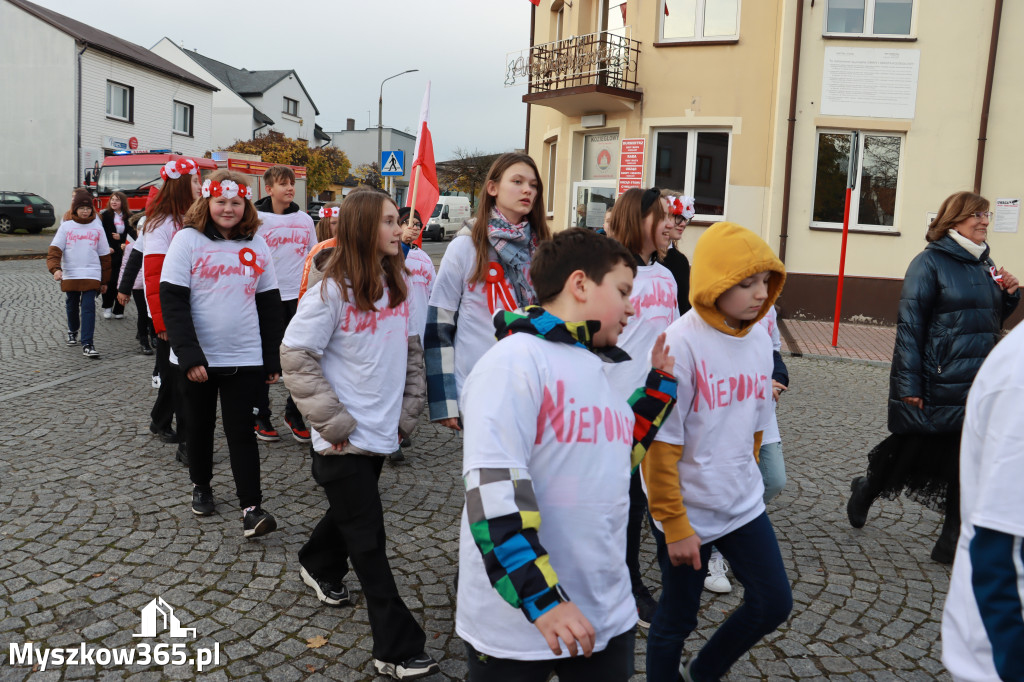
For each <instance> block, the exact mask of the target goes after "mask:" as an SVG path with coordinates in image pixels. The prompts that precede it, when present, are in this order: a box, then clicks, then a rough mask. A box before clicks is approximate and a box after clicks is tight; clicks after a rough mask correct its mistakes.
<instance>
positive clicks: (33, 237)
mask: <svg viewBox="0 0 1024 682" xmlns="http://www.w3.org/2000/svg"><path fill="white" fill-rule="evenodd" d="M55 234H57V228H56V227H48V228H46V229H45V230H43V231H42V232H40V233H39V234H26V233H24V232H15V233H14V234H0V261H2V260H21V259H25V258H46V250H47V249H48V248H50V242H52V241H53V235H55Z"/></svg>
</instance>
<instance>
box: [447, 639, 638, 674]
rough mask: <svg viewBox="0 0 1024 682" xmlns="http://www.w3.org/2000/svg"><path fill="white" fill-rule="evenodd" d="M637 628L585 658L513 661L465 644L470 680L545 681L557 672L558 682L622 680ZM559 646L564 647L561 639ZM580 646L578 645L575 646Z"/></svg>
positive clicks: (627, 671) (629, 665)
mask: <svg viewBox="0 0 1024 682" xmlns="http://www.w3.org/2000/svg"><path fill="white" fill-rule="evenodd" d="M635 640H636V629H635V628H633V629H630V630H627V631H626V632H623V633H622V634H621V635H616V636H615V637H612V638H611V639H610V640H608V646H606V647H605V648H604V649H603V650H601V651H599V652H597V653H595V654H592V655H591V656H590V658H584V657H583V652H582V651H580V652H579V653H578V655H577V656H576V658H553V659H548V660H544V661H516V660H512V659H508V658H494V657H493V656H485V655H483V654H481V653H480V652H479V651H477V650H476V649H474V648H473V647H472V646H471V645H470V644H466V660H467V663H468V664H469V676H468V677H467V678H466V679H468V680H469V681H470V682H546V681H547V679H548V678H549V677H550V676H551V673H557V674H558V679H559V682H625V681H626V680H628V679H629V678H630V677H631V676H632V675H633V672H634V670H633V644H634V642H635ZM559 645H560V646H562V647H563V648H564V647H565V643H564V642H559ZM576 646H577V647H578V646H579V645H578V644H577V645H576Z"/></svg>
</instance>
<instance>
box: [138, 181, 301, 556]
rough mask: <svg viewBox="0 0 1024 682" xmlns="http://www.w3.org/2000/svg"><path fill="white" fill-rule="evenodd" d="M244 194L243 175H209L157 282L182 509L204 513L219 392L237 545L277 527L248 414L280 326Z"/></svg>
mask: <svg viewBox="0 0 1024 682" xmlns="http://www.w3.org/2000/svg"><path fill="white" fill-rule="evenodd" d="M251 196H252V190H251V189H250V188H249V186H248V184H247V180H246V177H245V176H244V175H242V174H240V173H235V172H232V171H227V170H218V171H216V172H214V173H213V174H212V175H210V176H209V177H208V178H207V179H206V181H205V182H203V184H202V198H201V199H199V200H198V201H197V202H196V203H195V204H193V205H192V208H191V209H189V211H188V214H187V215H186V216H185V220H184V224H185V227H183V228H182V229H181V230H180V231H179V232H178V233H177V234H176V235H175V236H174V239H173V241H171V245H170V248H169V249H168V250H167V256H166V258H165V259H164V262H163V267H162V270H161V275H160V302H161V306H162V310H163V319H164V322H165V324H166V327H167V334H168V336H169V340H170V345H171V355H170V361H171V364H173V365H174V366H175V368H176V369H177V370H178V376H177V380H178V381H180V382H182V383H181V386H182V387H183V403H184V405H183V406H184V410H185V428H184V432H185V433H184V436H185V442H186V443H187V444H188V453H189V477H190V478H191V479H192V483H193V484H194V488H193V491H192V512H193V513H194V514H196V515H198V516H209V515H210V514H213V512H214V501H213V489H212V488H211V487H210V481H211V480H212V478H213V434H214V427H215V426H216V423H217V398H218V395H219V397H220V406H221V417H222V419H223V422H224V434H225V436H226V437H227V441H228V452H229V454H230V459H231V473H232V475H233V476H234V479H235V491H236V493H237V494H238V501H239V506H240V507H241V508H242V532H243V535H244V536H245V537H247V538H249V537H258V536H261V535H266V534H267V533H269V532H271V531H273V530H275V529H276V528H277V521H276V520H275V519H274V517H273V516H272V515H271V514H270V513H268V512H266V511H264V510H263V508H262V506H261V505H262V502H263V491H262V488H261V485H260V450H259V445H257V443H256V434H255V433H253V430H252V411H253V408H254V407H255V405H256V396H257V394H258V392H259V389H260V387H261V386H262V385H264V384H266V383H272V382H274V381H276V380H277V378H278V377H279V376H280V373H281V363H280V360H279V357H278V346H279V345H280V343H281V334H282V328H283V322H282V318H281V298H280V294H278V291H277V279H276V278H275V276H274V263H273V259H272V257H271V255H270V249H269V248H268V247H267V244H266V242H265V241H264V240H263V238H262V237H260V236H259V235H258V234H256V229H257V227H259V218H258V217H257V216H256V209H255V208H253V205H252V203H251V202H250V201H248V199H249V197H251ZM147 243H148V241H147ZM149 256H150V254H149V252H148V251H147V252H146V256H145V257H146V258H149Z"/></svg>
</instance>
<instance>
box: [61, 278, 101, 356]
mask: <svg viewBox="0 0 1024 682" xmlns="http://www.w3.org/2000/svg"><path fill="white" fill-rule="evenodd" d="M64 296H65V297H67V300H65V301H64V308H65V309H66V310H67V313H68V331H69V332H75V333H76V334H77V333H78V326H79V325H78V321H79V317H78V308H79V306H81V308H82V317H81V321H82V325H81V326H82V334H81V336H80V337H79V340H80V341H81V342H82V345H83V346H88V345H90V344H92V334H93V330H95V328H96V291H95V290H93V291H65V292H64Z"/></svg>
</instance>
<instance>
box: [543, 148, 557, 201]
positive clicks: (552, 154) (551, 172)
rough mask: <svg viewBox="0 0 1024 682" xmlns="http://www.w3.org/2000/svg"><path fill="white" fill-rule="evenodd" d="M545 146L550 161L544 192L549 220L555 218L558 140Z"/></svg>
mask: <svg viewBox="0 0 1024 682" xmlns="http://www.w3.org/2000/svg"><path fill="white" fill-rule="evenodd" d="M544 146H545V147H546V149H545V150H544V151H545V153H546V154H547V160H548V164H547V169H546V170H547V173H546V176H547V178H546V182H545V185H544V190H545V191H546V194H545V196H544V203H545V204H547V205H546V206H545V207H544V212H545V213H546V214H547V215H548V217H549V218H553V217H554V216H555V192H554V190H553V189H552V188H553V187H554V186H555V170H556V163H557V161H558V138H557V137H556V138H554V139H552V140H550V141H548V142H547V143H546V144H545V145H544Z"/></svg>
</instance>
